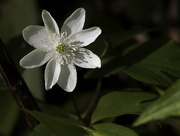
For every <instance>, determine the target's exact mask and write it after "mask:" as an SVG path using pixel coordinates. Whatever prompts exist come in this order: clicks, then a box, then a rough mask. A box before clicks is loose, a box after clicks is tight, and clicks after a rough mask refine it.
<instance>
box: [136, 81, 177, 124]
mask: <svg viewBox="0 0 180 136" xmlns="http://www.w3.org/2000/svg"><path fill="white" fill-rule="evenodd" d="M170 116H180V80H178V81H177V82H176V83H175V84H174V85H173V86H172V87H171V88H169V89H168V90H167V91H166V92H165V93H164V95H163V96H161V97H160V98H159V99H158V100H156V101H155V102H154V103H153V104H152V105H151V106H149V107H148V108H147V109H146V110H145V111H144V113H143V114H142V115H141V116H140V117H139V118H138V120H136V122H135V123H134V125H135V126H138V125H141V124H143V123H146V122H148V121H152V120H159V119H164V118H167V117H170Z"/></svg>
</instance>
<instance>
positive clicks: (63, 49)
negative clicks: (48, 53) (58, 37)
mask: <svg viewBox="0 0 180 136" xmlns="http://www.w3.org/2000/svg"><path fill="white" fill-rule="evenodd" d="M56 51H57V52H59V53H60V54H62V53H64V52H66V51H67V47H66V44H65V43H61V44H59V45H58V46H57V47H56Z"/></svg>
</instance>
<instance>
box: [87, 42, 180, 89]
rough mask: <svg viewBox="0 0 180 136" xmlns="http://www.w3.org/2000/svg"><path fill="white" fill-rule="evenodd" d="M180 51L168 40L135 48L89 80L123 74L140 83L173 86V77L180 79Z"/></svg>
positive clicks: (92, 74)
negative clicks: (121, 72) (118, 73)
mask: <svg viewBox="0 0 180 136" xmlns="http://www.w3.org/2000/svg"><path fill="white" fill-rule="evenodd" d="M179 48H180V46H179V44H178V43H176V42H175V41H172V40H169V39H167V38H158V39H154V40H151V41H148V42H145V43H140V44H137V45H133V46H132V47H131V48H130V49H129V48H128V49H126V50H125V51H124V53H122V54H121V55H119V56H118V57H115V58H113V59H110V60H109V61H107V62H106V63H105V64H103V65H102V67H101V68H100V69H96V70H94V71H91V72H89V73H88V74H86V77H96V78H97V77H102V76H108V75H110V74H115V73H117V72H119V71H120V70H122V71H123V72H125V73H126V74H128V75H129V76H131V77H133V78H135V79H136V80H139V81H142V82H146V83H151V84H155V85H162V86H169V85H171V84H172V83H173V81H172V79H171V78H170V76H175V77H180V56H179V54H180V50H179ZM168 74H169V75H170V76H168Z"/></svg>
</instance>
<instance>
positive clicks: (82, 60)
mask: <svg viewBox="0 0 180 136" xmlns="http://www.w3.org/2000/svg"><path fill="white" fill-rule="evenodd" d="M75 64H76V65H77V66H79V67H82V68H96V67H97V68H100V67H101V60H100V58H99V57H98V56H97V55H95V54H94V53H92V52H91V51H90V50H87V49H85V48H80V49H79V51H78V52H77V53H76V60H75Z"/></svg>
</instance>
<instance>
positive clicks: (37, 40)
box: [23, 26, 50, 48]
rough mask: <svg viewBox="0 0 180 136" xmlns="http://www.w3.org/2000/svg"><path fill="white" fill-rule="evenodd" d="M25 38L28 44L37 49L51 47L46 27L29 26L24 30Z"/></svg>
mask: <svg viewBox="0 0 180 136" xmlns="http://www.w3.org/2000/svg"><path fill="white" fill-rule="evenodd" d="M23 37H24V39H25V41H26V42H27V43H29V44H30V45H32V46H34V47H35V48H41V47H44V46H46V45H50V40H49V38H48V35H47V32H46V30H45V27H43V26H28V27H26V28H25V29H24V30H23Z"/></svg>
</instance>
